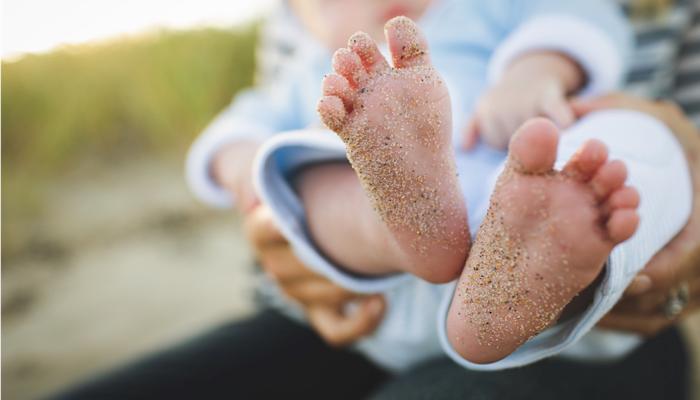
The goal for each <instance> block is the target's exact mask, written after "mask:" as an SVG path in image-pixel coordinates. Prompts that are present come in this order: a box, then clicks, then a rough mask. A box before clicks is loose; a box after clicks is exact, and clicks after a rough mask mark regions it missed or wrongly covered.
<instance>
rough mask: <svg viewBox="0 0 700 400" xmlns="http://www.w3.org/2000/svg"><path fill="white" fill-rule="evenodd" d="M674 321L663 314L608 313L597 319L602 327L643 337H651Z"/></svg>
mask: <svg viewBox="0 0 700 400" xmlns="http://www.w3.org/2000/svg"><path fill="white" fill-rule="evenodd" d="M673 323H674V321H673V320H670V319H668V318H666V317H664V316H648V315H644V316H639V315H627V314H619V313H609V314H607V315H606V316H604V317H603V318H602V319H601V320H600V321H598V327H599V328H603V329H609V330H615V331H624V332H632V333H636V334H639V335H642V336H645V337H652V336H654V335H656V334H657V333H659V332H660V331H661V330H663V329H665V328H668V327H669V326H671V325H673Z"/></svg>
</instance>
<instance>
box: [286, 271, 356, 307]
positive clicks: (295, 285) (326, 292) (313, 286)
mask: <svg viewBox="0 0 700 400" xmlns="http://www.w3.org/2000/svg"><path fill="white" fill-rule="evenodd" d="M280 287H281V288H282V290H283V291H284V293H285V294H287V296H289V297H291V298H292V299H294V300H296V301H298V302H300V303H302V304H304V305H307V306H313V305H314V304H324V305H329V306H333V307H340V306H341V305H342V304H344V303H347V302H348V301H349V300H351V299H355V298H357V297H358V295H357V294H356V293H353V292H350V291H348V290H346V289H343V288H342V287H340V286H338V285H335V284H334V283H332V282H331V281H329V280H327V279H325V278H320V277H319V278H309V279H304V280H298V281H295V282H291V283H286V284H281V285H280Z"/></svg>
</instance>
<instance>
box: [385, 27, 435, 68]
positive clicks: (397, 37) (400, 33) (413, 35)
mask: <svg viewBox="0 0 700 400" xmlns="http://www.w3.org/2000/svg"><path fill="white" fill-rule="evenodd" d="M384 34H385V35H386V41H387V43H388V44H389V52H390V53H391V59H392V62H393V63H394V67H396V68H406V67H413V66H417V65H429V64H430V57H428V42H427V41H426V40H425V36H423V34H422V33H421V31H420V29H419V28H418V26H417V25H416V23H415V22H413V21H412V20H411V19H410V18H407V17H395V18H392V19H390V20H389V21H388V22H387V23H386V25H384Z"/></svg>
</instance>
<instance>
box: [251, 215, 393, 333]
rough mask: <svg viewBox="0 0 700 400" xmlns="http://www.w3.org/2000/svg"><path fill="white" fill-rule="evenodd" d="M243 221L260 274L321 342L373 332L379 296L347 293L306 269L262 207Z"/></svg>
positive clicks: (379, 311)
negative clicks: (272, 283) (300, 313)
mask: <svg viewBox="0 0 700 400" xmlns="http://www.w3.org/2000/svg"><path fill="white" fill-rule="evenodd" d="M244 218H245V221H244V229H245V233H246V236H247V238H248V241H249V242H250V244H251V246H252V248H253V251H254V253H255V255H256V257H257V259H258V261H259V262H260V264H261V265H262V268H263V270H264V271H265V272H266V273H267V274H268V275H269V276H270V277H272V279H274V280H275V281H276V282H277V284H278V285H279V287H280V288H281V289H282V291H283V292H284V293H285V294H286V295H287V296H289V297H290V298H291V299H293V300H294V301H296V302H297V303H298V304H299V305H300V306H301V307H302V308H303V310H304V312H305V313H306V316H307V318H308V320H309V323H310V324H311V326H312V327H313V328H314V329H315V330H316V332H317V333H318V334H319V335H320V336H321V338H323V339H324V340H325V341H326V342H327V343H329V344H330V345H333V346H343V345H348V344H351V343H353V342H355V341H356V340H358V339H360V338H361V337H363V336H366V335H369V334H371V333H372V332H374V330H375V329H376V327H377V325H378V324H379V323H380V322H381V320H382V317H383V315H384V308H385V303H384V298H383V297H382V296H381V295H372V296H363V295H359V294H356V293H352V292H349V291H347V290H345V289H343V288H341V287H340V286H338V285H335V284H334V283H332V282H331V281H329V280H328V279H326V278H324V277H322V276H320V275H318V274H316V273H314V272H312V271H311V270H309V269H308V268H307V267H306V266H304V265H303V264H302V263H301V261H299V259H298V258H297V257H296V256H295V255H294V253H293V251H292V248H291V246H290V245H289V243H288V242H287V241H286V240H285V238H284V237H283V236H282V234H281V233H280V232H279V230H278V229H277V227H276V226H275V224H274V221H273V220H272V215H271V213H270V210H269V209H268V208H267V207H266V206H264V205H259V206H257V207H255V208H254V209H253V210H252V211H251V212H249V213H248V214H247V215H246V216H245V217H244Z"/></svg>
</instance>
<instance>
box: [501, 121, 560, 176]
mask: <svg viewBox="0 0 700 400" xmlns="http://www.w3.org/2000/svg"><path fill="white" fill-rule="evenodd" d="M558 143H559V131H558V130H557V127H556V126H555V125H554V124H553V123H552V122H551V121H549V120H548V119H545V118H534V119H531V120H530V121H527V122H525V123H524V124H523V125H522V126H521V127H520V129H518V131H517V132H516V133H515V135H513V137H512V138H511V140H510V146H509V154H508V157H509V159H510V161H511V164H512V165H513V167H514V168H516V169H517V170H519V171H520V172H524V173H533V174H536V173H544V172H548V171H551V170H552V168H553V167H554V162H555V161H556V158H557V145H558Z"/></svg>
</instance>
